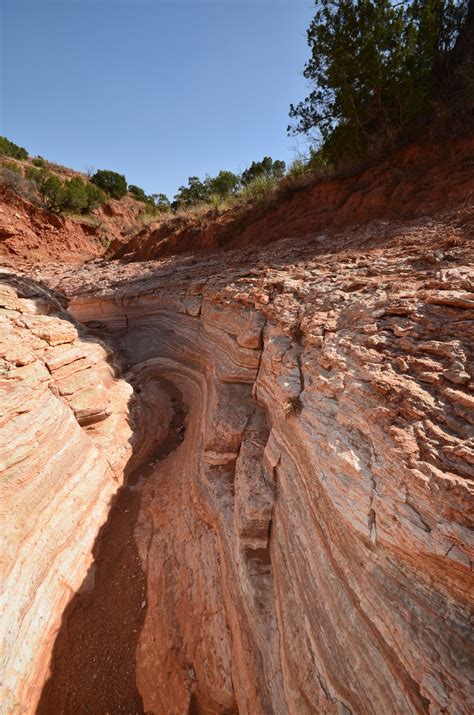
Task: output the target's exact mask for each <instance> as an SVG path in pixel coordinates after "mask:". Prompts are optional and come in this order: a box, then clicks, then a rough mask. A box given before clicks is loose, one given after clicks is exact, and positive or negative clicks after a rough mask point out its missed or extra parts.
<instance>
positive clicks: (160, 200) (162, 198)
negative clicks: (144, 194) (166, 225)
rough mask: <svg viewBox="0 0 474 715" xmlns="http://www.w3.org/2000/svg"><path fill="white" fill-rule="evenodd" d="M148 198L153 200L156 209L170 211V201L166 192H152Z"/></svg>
mask: <svg viewBox="0 0 474 715" xmlns="http://www.w3.org/2000/svg"><path fill="white" fill-rule="evenodd" d="M149 198H150V199H151V200H152V201H153V204H154V206H155V208H157V209H158V211H162V212H163V213H165V212H167V211H171V203H170V200H169V198H168V197H167V196H166V194H152V195H151V196H150V197H149Z"/></svg>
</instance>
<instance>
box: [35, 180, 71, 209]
mask: <svg viewBox="0 0 474 715" xmlns="http://www.w3.org/2000/svg"><path fill="white" fill-rule="evenodd" d="M38 191H39V192H40V194H41V196H42V197H43V201H44V203H45V205H46V207H47V208H48V209H51V210H52V211H60V210H61V209H62V208H63V207H64V200H65V193H64V187H63V185H62V183H61V181H60V179H58V177H57V176H56V175H55V174H49V176H47V177H45V178H44V181H42V182H41V183H40V185H39V186H38Z"/></svg>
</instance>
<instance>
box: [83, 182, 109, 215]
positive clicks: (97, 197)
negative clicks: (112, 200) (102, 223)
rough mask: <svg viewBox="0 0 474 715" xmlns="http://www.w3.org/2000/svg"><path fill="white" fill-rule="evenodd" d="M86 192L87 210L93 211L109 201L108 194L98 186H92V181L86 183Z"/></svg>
mask: <svg viewBox="0 0 474 715" xmlns="http://www.w3.org/2000/svg"><path fill="white" fill-rule="evenodd" d="M86 192H87V210H88V211H92V210H93V209H95V208H97V206H100V205H101V204H105V202H106V201H107V194H106V193H105V191H102V189H99V187H98V186H96V185H95V184H92V183H91V182H90V181H87V182H86Z"/></svg>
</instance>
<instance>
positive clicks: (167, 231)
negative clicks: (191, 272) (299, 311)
mask: <svg viewBox="0 0 474 715" xmlns="http://www.w3.org/2000/svg"><path fill="white" fill-rule="evenodd" d="M471 200H473V201H474V137H467V138H464V139H462V140H457V141H451V142H448V143H444V144H442V145H433V144H427V143H425V144H423V145H420V144H418V145H412V146H410V147H407V148H405V149H404V150H402V151H400V152H398V153H397V154H396V155H394V156H392V157H390V158H389V159H387V160H386V161H385V162H382V163H381V164H378V165H377V166H373V167H370V168H368V169H366V170H365V171H362V172H360V173H359V174H356V175H351V176H346V177H341V176H339V177H338V178H327V179H321V180H319V181H317V182H316V183H314V184H313V185H312V186H309V187H308V186H301V184H300V185H299V186H298V184H297V183H296V184H290V183H288V184H287V185H286V186H285V184H283V185H282V187H281V189H280V191H279V193H278V194H277V195H276V196H275V197H272V198H271V199H269V200H267V201H265V202H261V203H260V204H257V205H253V206H250V207H246V208H242V207H239V208H235V209H232V210H229V211H227V212H226V213H224V214H222V215H221V216H219V217H215V216H212V214H211V213H210V214H209V215H207V216H205V217H201V220H200V222H199V223H197V222H196V221H194V222H192V221H191V220H189V221H188V222H187V223H186V222H185V221H183V222H182V223H179V222H175V223H174V224H171V225H170V223H169V222H168V223H162V224H161V225H157V224H154V225H151V226H149V227H147V228H145V229H143V230H142V231H141V232H140V233H138V234H137V235H136V236H134V237H133V238H132V239H131V240H130V241H129V242H128V244H126V245H118V244H115V245H114V244H112V246H111V248H112V249H114V250H115V255H114V257H115V258H124V259H125V260H149V259H156V258H160V257H163V256H168V255H172V254H175V253H184V252H192V251H199V250H205V249H215V248H218V247H226V248H227V247H229V248H235V247H239V246H248V245H253V244H255V243H268V242H271V241H276V240H278V239H280V238H285V237H295V238H296V237H300V236H307V235H310V234H314V233H315V232H321V231H329V230H333V229H340V228H344V227H345V226H349V225H358V224H363V223H368V222H370V221H373V220H388V221H393V220H399V219H413V218H417V217H419V216H426V215H428V216H429V215H433V214H435V213H439V212H440V211H441V212H442V211H452V210H456V208H462V209H465V208H466V205H467V204H469V203H470V202H471ZM463 214H465V211H464V210H463ZM473 230H474V229H473Z"/></svg>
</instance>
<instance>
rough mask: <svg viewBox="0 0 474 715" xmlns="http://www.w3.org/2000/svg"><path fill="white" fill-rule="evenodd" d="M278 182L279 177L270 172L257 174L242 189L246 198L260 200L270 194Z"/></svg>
mask: <svg viewBox="0 0 474 715" xmlns="http://www.w3.org/2000/svg"><path fill="white" fill-rule="evenodd" d="M276 184H277V179H275V178H274V177H273V176H270V175H268V174H260V175H257V176H256V177H255V178H254V179H252V181H249V182H248V183H247V184H246V185H245V186H244V188H243V190H242V196H243V197H244V198H245V199H251V200H257V201H258V200H259V199H262V198H264V196H267V195H268V194H270V193H271V192H272V191H273V189H274V188H275V186H276Z"/></svg>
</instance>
